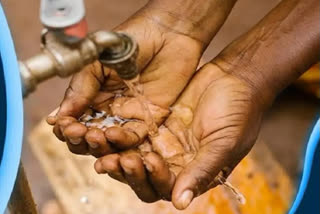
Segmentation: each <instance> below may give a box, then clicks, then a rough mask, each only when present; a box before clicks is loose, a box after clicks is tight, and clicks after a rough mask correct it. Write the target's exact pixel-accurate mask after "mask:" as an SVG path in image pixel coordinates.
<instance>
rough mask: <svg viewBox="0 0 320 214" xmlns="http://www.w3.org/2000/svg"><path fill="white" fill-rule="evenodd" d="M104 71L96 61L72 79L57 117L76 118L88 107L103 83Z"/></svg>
mask: <svg viewBox="0 0 320 214" xmlns="http://www.w3.org/2000/svg"><path fill="white" fill-rule="evenodd" d="M104 78H105V77H104V70H103V68H102V66H101V64H100V63H99V62H98V61H96V62H95V63H93V64H90V65H87V66H86V67H85V68H84V69H83V70H82V71H81V72H79V73H77V74H75V75H74V76H73V77H72V80H71V82H70V85H69V87H68V89H67V90H66V93H65V96H64V99H63V101H62V103H61V105H60V109H59V111H58V113H57V116H73V117H76V118H78V117H79V116H81V114H82V113H83V111H84V110H85V109H86V108H87V107H88V106H89V105H90V103H91V102H92V101H93V99H94V98H95V96H96V94H97V93H98V91H99V89H100V87H101V84H102V83H103V82H104Z"/></svg>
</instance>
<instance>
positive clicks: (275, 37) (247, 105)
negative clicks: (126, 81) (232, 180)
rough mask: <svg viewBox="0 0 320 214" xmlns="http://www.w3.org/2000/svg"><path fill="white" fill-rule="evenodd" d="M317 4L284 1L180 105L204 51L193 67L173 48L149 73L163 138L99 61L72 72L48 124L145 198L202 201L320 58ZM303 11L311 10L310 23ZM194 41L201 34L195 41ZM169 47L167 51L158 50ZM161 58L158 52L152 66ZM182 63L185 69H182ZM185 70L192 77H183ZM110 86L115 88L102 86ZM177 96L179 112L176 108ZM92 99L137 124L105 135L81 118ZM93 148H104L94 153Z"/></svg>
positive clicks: (200, 75)
mask: <svg viewBox="0 0 320 214" xmlns="http://www.w3.org/2000/svg"><path fill="white" fill-rule="evenodd" d="M315 5H316V6H319V2H318V1H315V0H308V1H298V0H296V1H283V2H282V3H280V4H279V6H278V7H277V8H275V9H274V10H273V11H272V12H271V13H270V14H269V15H268V16H267V17H265V18H264V19H263V20H262V21H261V22H260V23H259V24H258V25H257V26H255V27H254V28H253V29H252V30H251V31H249V32H248V33H247V34H245V35H243V36H242V37H240V38H239V39H238V40H236V41H235V42H233V43H232V44H231V45H229V46H228V47H227V48H226V49H225V50H224V51H223V52H222V53H221V54H220V55H219V56H217V57H216V58H215V59H214V60H213V61H212V62H211V63H208V64H207V65H205V66H204V67H202V68H201V69H200V70H199V71H198V72H197V74H196V75H195V76H194V77H193V78H192V81H191V82H190V83H189V85H188V86H187V88H186V89H185V90H184V92H183V94H182V95H181V96H180V97H179V99H178V100H177V101H176V99H177V97H178V95H179V94H180V92H181V91H182V89H183V87H184V86H182V85H185V84H187V82H188V80H189V79H190V77H191V75H192V74H193V73H194V69H195V67H196V64H197V62H198V59H199V56H200V55H201V51H199V52H198V53H199V54H198V55H196V56H197V57H198V58H197V60H196V61H197V62H195V63H194V64H195V65H194V66H193V67H192V70H191V69H190V67H189V66H188V64H189V63H190V62H191V61H188V60H190V59H192V56H189V57H190V58H189V57H186V58H184V60H183V61H182V62H180V61H179V60H178V61H176V60H173V62H172V64H170V63H169V64H167V63H166V62H167V61H166V60H168V62H170V61H171V60H172V59H176V58H175V57H174V56H175V55H176V52H172V55H168V54H166V56H168V57H169V58H163V60H164V61H158V62H159V64H157V66H160V67H159V68H158V69H156V70H154V69H151V70H148V72H145V73H144V74H142V83H143V85H144V90H145V94H146V97H147V98H148V100H150V101H151V103H152V106H151V107H150V108H151V111H152V113H153V116H154V118H155V121H156V122H157V124H158V125H159V126H160V125H161V124H162V125H161V126H160V128H159V131H160V132H159V135H158V136H156V137H148V138H146V134H147V126H146V125H145V124H144V123H143V121H142V120H143V112H142V109H141V106H140V107H139V103H138V102H137V101H136V100H135V99H134V98H132V97H130V93H128V92H127V91H125V90H123V89H124V87H123V85H122V84H119V82H120V81H119V79H117V77H116V75H114V74H113V73H112V72H111V71H109V70H108V69H102V68H101V65H99V63H95V64H94V65H91V67H90V66H89V67H87V68H86V69H87V70H84V71H83V72H81V73H80V74H79V75H76V76H75V77H74V78H73V80H72V83H71V87H72V89H69V92H67V93H66V98H65V100H64V101H63V103H62V105H61V108H60V112H59V113H58V115H57V116H56V117H51V118H48V122H49V123H51V124H53V125H55V126H54V132H55V134H56V135H57V137H58V138H59V139H61V140H66V141H67V144H68V146H69V149H70V150H71V151H73V152H75V153H81V154H83V153H88V152H90V153H91V154H93V155H95V156H96V157H100V158H99V159H98V160H97V161H96V163H95V169H96V171H97V172H98V173H108V174H109V175H110V176H111V177H113V178H115V179H117V180H119V181H122V182H125V183H127V184H128V185H130V186H131V188H132V189H133V190H134V191H135V193H136V194H137V196H138V197H139V198H140V199H142V200H143V201H146V202H153V201H156V200H159V199H166V200H172V202H173V204H174V205H175V207H176V208H178V209H184V208H186V207H187V206H188V205H189V204H190V202H191V201H192V199H193V198H194V197H196V196H198V195H200V194H202V193H203V192H205V191H207V190H208V189H210V188H212V187H214V186H215V185H217V182H215V178H216V176H217V175H218V174H219V173H222V174H223V176H225V177H226V176H228V175H229V174H230V173H231V171H232V169H233V168H234V167H235V166H236V165H237V164H238V163H239V161H240V160H241V159H242V158H243V157H244V156H245V155H246V154H247V153H248V151H249V150H250V149H251V147H252V146H253V144H254V142H255V140H256V137H257V134H258V131H259V126H260V122H261V118H262V116H263V112H264V110H265V109H266V108H267V107H268V106H269V105H270V104H271V103H272V101H273V99H274V97H275V96H276V94H278V93H279V92H280V91H281V90H282V89H283V88H285V87H286V86H287V85H288V84H290V83H291V82H292V81H293V80H294V79H296V78H297V77H298V76H299V75H300V74H301V73H302V72H303V71H305V70H306V69H307V68H308V67H310V66H311V65H312V64H313V63H315V62H316V61H317V59H318V58H319V52H320V49H319V46H320V45H319V40H318V38H319V29H318V27H317V26H318V25H317V24H318V22H317V21H315V20H316V18H315V17H317V16H318V12H317V10H316V9H315V8H317V7H316V6H315ZM303 14H307V15H304V19H301V15H303ZM305 22H307V23H308V25H306V24H305ZM306 32H309V33H306ZM297 36H298V37H299V43H297V42H296V38H297ZM183 38H184V37H183ZM190 41H193V40H189V41H186V44H187V43H189V42H190ZM196 43H197V44H199V43H198V42H196ZM186 44H184V45H186ZM180 48H182V46H180ZM289 49H290V51H288V50H289ZM163 50H165V48H164V47H162V48H161V50H160V51H159V54H160V53H161V51H163ZM171 50H172V49H170V51H171ZM199 50H202V49H201V48H200V49H199ZM170 51H169V53H170ZM297 53H299V54H297ZM181 54H185V52H184V51H181ZM189 54H190V53H189ZM155 59H157V55H156V56H155V58H154V59H152V60H151V63H149V64H148V66H147V67H146V69H148V68H149V66H151V65H152V64H153V61H154V60H155ZM159 60H160V59H159ZM186 60H187V61H186ZM142 61H143V60H142ZM156 61H157V60H156ZM160 62H161V63H160ZM288 62H290V63H288ZM169 65H170V66H169ZM180 65H184V66H182V67H181V66H180ZM190 65H191V64H190ZM275 65H276V67H275ZM162 66H164V67H162ZM171 66H172V67H171ZM161 68H163V69H161ZM179 68H183V69H181V72H179V71H180V70H179ZM188 68H189V69H190V70H189V69H188ZM186 71H189V72H187V74H190V75H189V76H188V77H186V76H184V74H185V73H184V72H186ZM162 72H164V73H162ZM161 74H167V75H165V76H163V75H161ZM144 75H145V77H144ZM159 76H160V77H161V78H160V79H157V78H159ZM147 77H148V78H151V77H157V78H155V79H152V78H151V80H150V79H148V78H147ZM171 77H173V78H171ZM181 77H183V78H181ZM144 78H145V79H144ZM109 80H112V81H111V83H112V84H111V83H110V84H109ZM147 80H150V82H149V81H147ZM84 82H85V83H86V84H83V83H84ZM158 82H159V84H157V83H158ZM88 83H90V84H88ZM102 83H103V84H102ZM148 83H150V84H149V85H148ZM101 85H106V87H104V88H103V90H101ZM120 85H121V87H120ZM111 86H112V87H113V88H112V87H111ZM119 89H121V90H122V91H121V93H123V94H124V95H125V96H124V97H120V98H115V99H114V95H112V96H110V92H111V94H116V93H119ZM97 91H99V93H97ZM163 94H166V95H168V96H163ZM175 101H176V102H175ZM174 102H175V104H174V105H173V106H172V108H171V112H170V111H169V110H168V107H169V106H171V105H172V104H173V103H174ZM109 104H112V105H111V106H110V105H109ZM89 105H91V106H92V108H96V109H100V110H101V109H103V110H105V111H107V112H109V113H110V114H116V115H119V116H122V117H124V118H135V119H138V121H131V122H128V123H126V124H124V125H123V126H122V127H119V126H118V127H112V128H108V129H107V130H106V131H105V132H104V133H103V132H102V131H101V130H96V129H94V130H93V131H92V130H89V131H88V128H87V127H85V126H84V125H82V124H80V123H79V122H77V120H76V119H75V118H78V117H79V116H81V115H82V113H83V112H84V111H85V110H86V109H87V108H88V106H89ZM132 109H134V111H133V110H132ZM166 118H167V119H166ZM165 119H166V120H165ZM164 120H165V122H163V121H164ZM88 133H90V135H89V136H87V135H88ZM103 134H104V138H103ZM92 145H95V149H96V150H95V151H94V150H92V149H91V150H90V149H88V148H90V147H92ZM97 145H99V146H98V147H97ZM106 145H107V146H106ZM139 145H140V146H139ZM148 145H150V146H151V149H150V148H148ZM163 145H165V146H163ZM70 146H71V147H70ZM142 146H144V147H143V148H141V147H142ZM74 147H76V148H74ZM100 147H101V150H100V149H99V148H100ZM97 148H98V149H97ZM130 148H132V149H130ZM109 153H113V154H109Z"/></svg>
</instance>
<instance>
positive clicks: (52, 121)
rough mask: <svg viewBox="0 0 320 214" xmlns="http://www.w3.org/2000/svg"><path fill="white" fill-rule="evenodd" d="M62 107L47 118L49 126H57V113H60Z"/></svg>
mask: <svg viewBox="0 0 320 214" xmlns="http://www.w3.org/2000/svg"><path fill="white" fill-rule="evenodd" d="M59 109H60V107H58V108H56V109H55V110H53V111H52V112H51V113H50V114H49V115H48V117H47V119H46V121H47V123H48V124H49V125H52V126H53V125H55V124H56V121H57V116H56V115H57V113H58V111H59Z"/></svg>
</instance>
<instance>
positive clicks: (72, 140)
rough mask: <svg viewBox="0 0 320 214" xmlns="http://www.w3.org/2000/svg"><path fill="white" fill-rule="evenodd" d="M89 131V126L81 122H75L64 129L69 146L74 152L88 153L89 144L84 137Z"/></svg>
mask: <svg viewBox="0 0 320 214" xmlns="http://www.w3.org/2000/svg"><path fill="white" fill-rule="evenodd" d="M87 131H88V129H87V127H86V126H85V125H83V124H81V123H79V122H73V123H71V124H70V125H69V126H67V127H66V128H65V129H64V131H63V135H64V137H65V139H66V141H67V145H68V148H69V150H70V151H71V152H72V153H75V154H87V153H88V145H87V143H86V142H85V139H84V136H85V135H86V133H87Z"/></svg>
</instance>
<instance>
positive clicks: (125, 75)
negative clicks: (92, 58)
mask: <svg viewBox="0 0 320 214" xmlns="http://www.w3.org/2000/svg"><path fill="white" fill-rule="evenodd" d="M118 36H119V37H120V40H121V41H122V44H121V45H118V47H117V48H114V47H106V48H104V50H103V51H102V53H101V54H100V57H99V60H100V62H101V63H102V64H104V65H105V66H107V67H109V68H112V69H114V70H115V71H116V72H117V73H118V75H119V77H120V78H121V79H124V80H130V79H133V78H135V77H136V76H137V75H138V74H139V72H138V68H137V65H136V59H137V56H138V45H137V43H136V42H135V41H134V40H133V39H132V38H131V37H129V36H128V35H126V34H124V33H118Z"/></svg>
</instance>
